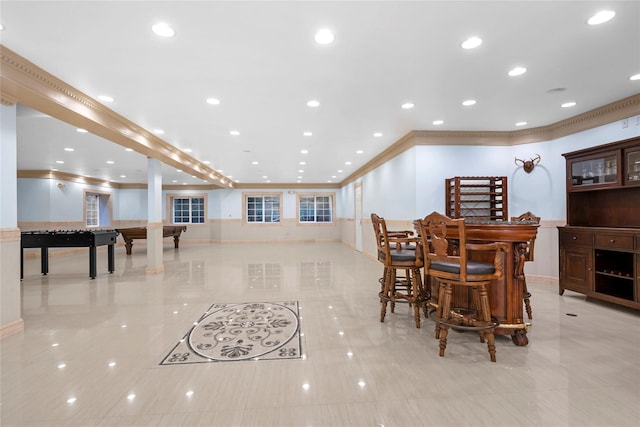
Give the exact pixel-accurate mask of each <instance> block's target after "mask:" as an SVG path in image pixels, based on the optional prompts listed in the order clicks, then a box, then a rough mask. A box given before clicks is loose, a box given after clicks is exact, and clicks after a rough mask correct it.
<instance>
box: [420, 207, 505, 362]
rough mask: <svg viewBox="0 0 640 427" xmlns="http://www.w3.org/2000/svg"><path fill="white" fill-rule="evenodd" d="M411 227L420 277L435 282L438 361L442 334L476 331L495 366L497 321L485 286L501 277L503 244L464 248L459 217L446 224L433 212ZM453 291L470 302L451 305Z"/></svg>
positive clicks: (443, 347)
mask: <svg viewBox="0 0 640 427" xmlns="http://www.w3.org/2000/svg"><path fill="white" fill-rule="evenodd" d="M416 223H417V224H418V227H419V229H420V236H421V237H422V239H423V247H424V256H425V270H426V273H427V275H428V276H430V277H432V278H435V279H436V280H437V282H438V283H439V286H438V300H437V303H436V304H435V305H434V307H435V308H433V309H432V310H431V311H432V312H435V316H434V317H433V320H434V321H435V322H436V338H439V339H440V356H441V357H442V356H444V353H445V350H446V348H447V336H448V330H449V328H454V329H458V330H466V331H476V332H478V334H479V335H480V341H481V342H485V339H486V341H487V347H488V350H489V355H490V357H491V361H492V362H495V361H496V346H495V341H494V330H495V328H496V327H497V326H498V325H499V322H498V320H497V319H495V318H494V317H492V316H491V306H490V304H489V286H490V285H491V281H492V280H494V279H499V278H501V277H502V275H503V274H504V258H505V253H506V252H507V251H508V245H507V244H506V243H501V242H495V243H483V244H474V243H467V241H466V235H465V222H464V218H460V219H451V218H449V217H447V216H445V215H442V214H440V213H437V212H433V213H431V214H429V215H427V216H426V217H425V218H424V219H421V220H417V221H416ZM427 239H429V240H430V241H428V240H427ZM452 242H456V243H455V244H452ZM474 252H477V253H478V254H479V257H480V258H485V257H486V256H487V254H492V256H493V260H492V262H486V261H476V260H474V259H471V257H472V254H473V253H474ZM456 288H464V289H467V290H469V293H470V296H471V298H466V299H468V300H469V301H470V303H465V304H464V305H463V306H457V305H458V304H457V301H456V304H454V301H453V300H454V293H455V294H458V291H457V290H456ZM463 292H464V290H462V291H461V292H460V293H463ZM458 299H461V300H462V299H465V298H456V300H458Z"/></svg>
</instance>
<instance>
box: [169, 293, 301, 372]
mask: <svg viewBox="0 0 640 427" xmlns="http://www.w3.org/2000/svg"><path fill="white" fill-rule="evenodd" d="M301 338H302V336H301V334H300V321H299V307H298V302H297V301H287V302H259V303H242V304H213V305H212V306H211V307H209V309H208V310H207V311H206V312H205V313H204V314H203V315H202V316H201V317H200V319H199V320H198V321H197V322H194V325H193V327H192V328H191V329H190V330H189V331H188V332H187V333H186V334H185V335H184V336H183V337H182V339H180V341H179V342H178V343H177V344H176V345H175V346H174V348H173V349H172V350H171V352H170V353H169V354H168V355H167V356H166V357H165V358H164V359H163V360H162V362H161V363H160V364H161V365H176V364H187V363H211V362H230V361H240V360H274V359H300V358H302V356H303V355H302V340H301Z"/></svg>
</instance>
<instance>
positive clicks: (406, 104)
mask: <svg viewBox="0 0 640 427" xmlns="http://www.w3.org/2000/svg"><path fill="white" fill-rule="evenodd" d="M401 107H402V108H404V109H405V110H409V109H411V108H413V107H414V105H413V104H412V103H411V102H405V103H404V104H402V105H401Z"/></svg>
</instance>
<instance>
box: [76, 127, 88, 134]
mask: <svg viewBox="0 0 640 427" xmlns="http://www.w3.org/2000/svg"><path fill="white" fill-rule="evenodd" d="M76 131H78V132H80V133H88V132H89V131H88V130H86V129H82V128H78V129H76Z"/></svg>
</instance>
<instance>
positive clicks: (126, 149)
mask: <svg viewBox="0 0 640 427" xmlns="http://www.w3.org/2000/svg"><path fill="white" fill-rule="evenodd" d="M124 151H133V148H125V149H124Z"/></svg>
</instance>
